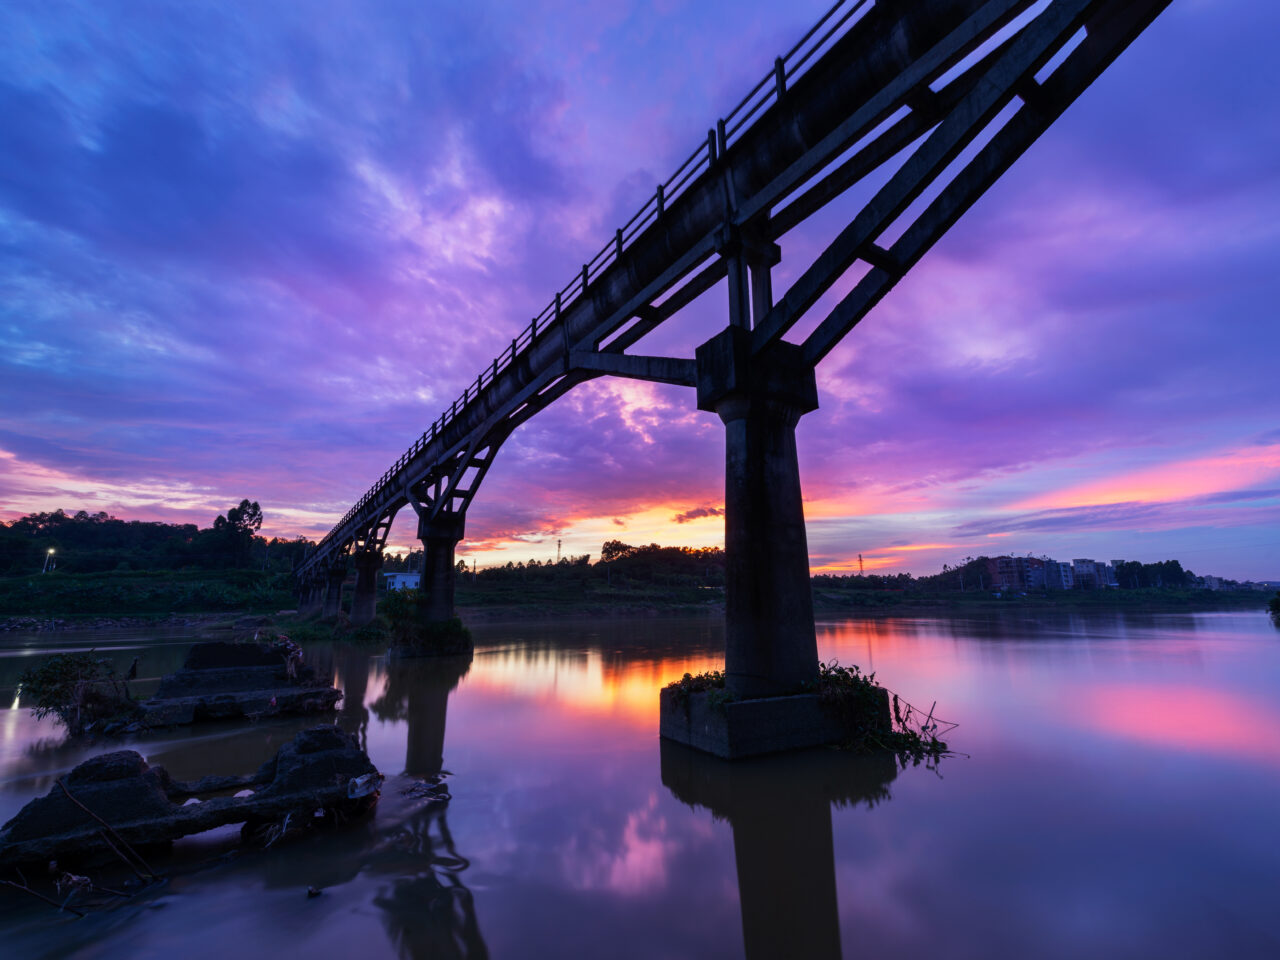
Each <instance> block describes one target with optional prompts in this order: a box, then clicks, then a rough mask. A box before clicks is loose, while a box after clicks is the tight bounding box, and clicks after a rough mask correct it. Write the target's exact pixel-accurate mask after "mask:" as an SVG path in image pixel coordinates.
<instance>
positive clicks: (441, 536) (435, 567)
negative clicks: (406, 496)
mask: <svg viewBox="0 0 1280 960" xmlns="http://www.w3.org/2000/svg"><path fill="white" fill-rule="evenodd" d="M466 519H467V518H466V514H463V513H445V512H441V513H438V514H436V516H434V517H431V516H429V515H426V514H421V515H419V517H418V539H419V540H421V541H422V554H423V563H422V583H421V585H420V588H419V592H420V593H421V595H422V598H423V599H422V618H423V620H425V621H426V622H427V623H443V622H444V621H446V620H452V619H453V616H454V611H453V587H454V581H455V580H456V579H457V569H456V568H455V566H454V551H455V549H456V548H457V546H458V541H460V540H461V539H462V537H463V533H464V531H465V528H466Z"/></svg>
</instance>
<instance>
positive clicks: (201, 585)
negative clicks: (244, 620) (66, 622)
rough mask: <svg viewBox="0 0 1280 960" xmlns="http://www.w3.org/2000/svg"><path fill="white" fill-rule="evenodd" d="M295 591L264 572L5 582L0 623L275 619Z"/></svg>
mask: <svg viewBox="0 0 1280 960" xmlns="http://www.w3.org/2000/svg"><path fill="white" fill-rule="evenodd" d="M291 588H292V582H291V578H290V576H289V575H288V574H281V573H274V574H272V573H264V572H262V571H259V570H199V571H195V570H193V571H174V570H158V571H115V572H110V573H60V572H54V573H46V574H39V575H33V576H26V577H7V578H3V579H0V617H29V616H35V617H54V616H56V617H77V616H106V617H116V616H139V615H156V616H167V615H169V614H174V613H217V612H223V611H244V612H248V613H274V612H275V611H277V610H280V609H284V608H289V607H294V606H296V603H297V602H296V600H295V599H294V597H293V594H292V592H291Z"/></svg>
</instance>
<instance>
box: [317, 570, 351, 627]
mask: <svg viewBox="0 0 1280 960" xmlns="http://www.w3.org/2000/svg"><path fill="white" fill-rule="evenodd" d="M346 579H347V565H346V564H345V563H338V564H335V565H334V566H332V567H330V568H329V570H328V572H326V573H325V579H324V585H325V588H324V609H323V610H322V611H321V615H322V616H325V617H336V616H337V615H338V613H339V612H340V611H341V610H342V582H343V581H344V580H346Z"/></svg>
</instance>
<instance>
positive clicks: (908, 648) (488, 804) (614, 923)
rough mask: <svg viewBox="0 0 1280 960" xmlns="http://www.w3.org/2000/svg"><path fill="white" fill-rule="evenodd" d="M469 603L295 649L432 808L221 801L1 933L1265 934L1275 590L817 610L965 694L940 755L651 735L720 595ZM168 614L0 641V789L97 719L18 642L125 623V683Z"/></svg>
mask: <svg viewBox="0 0 1280 960" xmlns="http://www.w3.org/2000/svg"><path fill="white" fill-rule="evenodd" d="M475 632H476V639H477V647H476V652H475V656H474V658H473V659H472V660H471V662H470V663H466V662H454V663H447V664H446V663H435V664H433V663H425V662H416V663H404V664H399V663H392V664H388V663H387V661H386V659H385V658H384V657H382V656H380V655H376V654H370V653H369V652H368V651H361V650H352V649H347V648H341V647H335V648H319V649H313V650H311V651H309V655H310V656H311V657H312V659H313V662H315V663H316V664H317V665H318V666H319V668H320V669H321V670H322V671H327V672H331V673H332V675H333V676H334V679H335V682H336V683H337V684H338V685H339V686H341V687H343V688H344V689H345V690H346V692H347V698H346V701H345V702H344V705H343V707H342V709H341V712H340V713H338V714H337V715H336V718H335V719H336V722H338V723H340V724H341V725H342V726H343V727H345V728H347V729H349V730H352V731H355V732H357V733H358V734H359V736H360V738H361V740H362V742H364V743H365V744H366V745H367V749H368V751H369V754H370V756H371V757H372V759H373V761H374V763H375V764H377V766H378V767H379V769H381V770H382V771H383V772H384V773H388V774H398V773H407V774H409V775H411V776H427V775H431V774H434V773H437V772H439V771H442V770H443V771H447V773H448V782H449V786H450V789H451V791H452V794H453V800H452V802H451V803H450V804H449V805H448V806H447V807H446V808H445V809H444V810H443V811H440V810H425V809H423V808H422V807H421V806H419V805H418V804H416V803H415V802H414V801H412V800H410V799H409V798H406V797H404V796H402V795H400V793H399V790H398V789H394V790H388V791H386V792H384V796H383V799H382V802H381V804H380V806H379V808H378V812H377V815H376V816H375V817H374V818H373V820H372V821H370V822H365V823H362V824H359V825H357V826H355V827H353V828H350V829H348V830H346V831H343V832H339V833H333V834H328V835H324V836H321V837H319V838H317V839H314V840H310V841H306V842H303V843H301V844H297V845H294V846H292V847H286V848H277V849H273V850H268V851H262V852H250V853H240V854H236V855H232V856H227V857H223V858H222V859H221V860H218V861H217V862H216V863H215V864H214V865H208V864H207V862H206V861H208V860H209V859H210V858H213V857H216V856H218V855H220V854H223V853H226V852H227V851H230V850H234V849H235V844H234V839H235V831H234V829H227V830H223V831H215V832H214V834H212V835H209V836H206V837H203V838H200V839H189V840H185V841H182V842H181V843H179V844H178V845H177V847H176V848H175V851H174V853H173V855H172V857H171V858H170V859H169V860H167V861H165V862H164V864H163V866H164V869H165V870H166V872H168V873H169V874H170V876H171V879H170V881H169V882H168V883H167V884H166V885H165V886H163V887H161V888H160V889H157V890H156V891H155V892H154V893H152V894H151V895H149V896H146V897H139V898H137V899H135V901H133V902H131V903H129V904H128V905H126V906H123V907H119V908H117V909H115V910H113V911H108V912H103V913H98V914H95V915H92V916H90V917H88V918H86V919H84V920H79V921H73V920H69V919H61V918H59V917H58V916H57V915H55V914H53V912H52V911H51V910H46V909H45V908H43V907H41V906H40V905H38V904H35V903H34V901H33V902H31V903H30V904H29V903H27V902H25V901H21V900H18V899H16V898H15V897H11V896H8V895H0V955H2V956H4V957H21V958H24V960H30V958H35V957H94V958H98V957H130V958H133V957H165V958H167V960H172V958H174V957H184V958H204V957H209V958H215V957H216V958H219V960H227V958H229V957H230V958H235V960H242V958H248V957H280V958H283V957H348V958H356V960H374V958H379V957H404V958H414V960H423V958H429V957H430V958H436V957H439V958H451V957H489V956H492V957H516V958H523V957H610V958H630V957H636V958H641V957H643V958H649V957H658V958H677V957H690V958H693V957H697V958H713V957H741V956H744V955H745V956H748V957H752V958H756V957H763V958H774V957H820V958H827V957H845V958H853V957H895V958H902V957H929V958H947V957H964V958H969V957H972V958H992V957H996V958H1004V957H1010V958H1014V957H1016V958H1025V957H1047V958H1057V957H1062V958H1067V957H1070V958H1077V957H1082V956H1088V957H1206V958H1207V957H1227V956H1230V957H1278V956H1280V909H1278V907H1277V901H1278V900H1280V827H1278V825H1277V817H1278V816H1280V802H1278V801H1280V696H1278V694H1280V631H1277V630H1276V629H1275V628H1274V627H1272V626H1271V623H1270V621H1269V620H1268V619H1267V617H1266V616H1265V615H1264V614H1261V613H1251V612H1245V613H1239V612H1231V613H1205V614H1159V615H1148V616H1134V615H1114V616H1112V615H1107V616H1088V617H1084V616H1065V615H1064V616H1061V617H1051V616H1040V617H1038V618H1035V619H1021V618H991V619H934V618H928V619H924V618H921V619H890V620H872V621H856V620H854V621H842V622H831V623H824V624H821V625H820V628H819V644H820V652H821V655H822V656H823V657H824V658H832V657H836V658H839V659H840V661H841V662H843V663H857V664H859V665H861V666H862V667H863V668H864V669H868V670H871V669H873V670H875V672H876V674H877V676H878V678H879V680H880V681H881V682H883V683H884V684H886V685H887V686H888V687H890V688H891V689H893V690H895V691H896V692H898V693H899V694H901V695H903V696H904V697H906V698H907V699H908V700H910V701H912V702H913V703H916V704H919V705H923V706H924V707H925V708H926V709H927V708H928V706H929V704H931V703H932V702H933V701H935V700H936V701H937V712H938V714H940V715H941V716H942V717H944V718H946V719H948V720H954V721H957V722H959V723H960V727H959V728H958V729H957V730H956V731H954V732H953V734H952V735H951V736H950V738H949V739H950V742H951V744H952V746H953V747H954V748H955V749H956V750H958V751H962V752H963V753H964V754H966V755H967V756H965V757H957V758H954V759H948V760H944V761H943V763H942V764H941V766H940V768H939V769H938V770H937V771H932V770H928V769H926V768H924V767H923V766H922V767H908V768H907V769H898V768H897V766H896V765H895V764H894V763H892V762H889V761H887V760H884V759H876V758H856V757H848V756H845V755H842V754H839V753H837V752H834V751H813V752H809V753H806V754H802V755H798V756H791V757H784V758H779V759H762V760H759V761H753V762H740V763H738V764H734V765H728V764H724V763H722V762H719V761H716V760H714V759H712V758H708V757H704V756H701V755H696V754H692V753H690V752H688V751H685V750H683V749H680V748H676V747H673V746H671V745H666V744H661V743H660V742H659V740H658V738H657V735H656V731H657V723H658V721H657V702H658V698H657V692H658V689H659V687H661V686H662V685H663V684H664V683H666V682H668V681H669V680H672V679H675V678H678V677H679V676H680V675H681V674H683V673H685V672H686V671H690V672H697V671H699V670H704V669H711V668H714V667H716V666H718V665H719V662H720V660H719V657H720V654H719V652H718V645H719V643H720V628H719V625H718V623H716V622H715V621H712V620H696V621H687V620H680V621H676V620H668V621H664V620H652V621H643V622H595V623H570V624H555V625H543V624H537V625H530V626H523V625H521V626H500V625H486V626H483V627H480V628H479V629H477V630H476V631H475ZM51 638H52V639H51ZM190 641H191V638H190V637H187V636H181V635H176V636H161V637H157V636H140V635H138V634H136V633H135V634H133V635H124V634H119V633H116V634H99V635H94V636H88V635H83V634H61V635H56V634H55V635H43V636H34V637H31V636H29V637H22V636H9V637H6V638H3V639H0V707H4V708H7V709H0V821H3V820H6V819H8V818H9V817H10V816H12V815H13V814H14V813H15V812H16V811H17V810H18V809H19V808H20V807H21V806H22V805H23V804H24V803H25V802H26V801H27V800H29V799H31V798H32V797H33V796H37V795H42V794H44V793H45V792H47V791H48V789H49V788H50V786H51V785H52V778H53V777H54V776H56V775H58V774H60V773H62V772H65V771H67V770H69V769H70V768H71V767H72V766H74V765H75V764H76V763H78V762H79V761H80V760H82V759H84V758H85V756H87V755H90V754H91V753H93V752H97V751H100V750H101V749H103V748H102V747H98V748H96V750H89V751H86V750H85V749H84V748H80V747H71V746H66V745H65V744H63V742H62V737H61V736H60V733H59V730H58V728H56V727H54V726H53V725H52V724H50V723H36V722H35V721H33V720H32V719H31V717H30V715H29V713H28V711H27V710H26V709H24V708H22V707H21V705H20V704H18V705H17V706H16V707H15V706H14V700H15V691H14V687H15V684H16V678H17V676H18V674H20V673H21V671H22V669H23V668H24V667H25V665H26V663H28V662H30V661H29V660H28V659H27V658H29V657H30V656H32V655H36V654H39V653H43V652H47V651H48V650H50V649H86V648H89V647H91V646H92V647H96V648H97V649H98V650H99V651H103V652H105V653H109V654H110V655H111V656H113V657H114V658H115V659H116V660H117V661H118V663H119V664H120V666H121V667H122V668H124V667H127V665H128V664H129V662H130V661H131V660H132V659H133V657H134V656H135V655H140V658H141V659H140V676H141V677H143V678H144V680H143V683H142V684H141V686H140V689H141V691H142V692H144V693H145V692H146V691H147V686H148V684H150V685H154V682H155V679H156V678H158V677H159V676H160V675H161V674H162V673H165V672H168V671H170V670H173V669H175V668H176V667H177V666H178V665H179V664H180V663H181V660H182V657H183V654H184V652H185V649H186V646H187V645H188V644H189V643H190ZM146 678H151V679H149V680H148V679H146ZM305 725H307V724H306V722H304V721H298V722H288V723H276V724H265V725H259V726H252V727H247V728H245V727H231V728H228V727H225V726H222V727H209V728H203V729H201V728H197V729H194V730H187V731H183V732H181V733H177V734H174V733H168V734H163V735H151V736H149V737H146V738H140V739H138V740H135V741H132V742H131V744H130V745H131V746H133V747H134V748H135V749H138V750H140V751H141V752H143V753H144V754H145V755H146V756H147V757H148V759H149V760H150V761H151V762H152V763H162V764H164V765H165V766H166V767H168V768H169V769H170V771H171V772H172V773H173V774H174V775H175V776H177V777H179V778H188V777H195V776H198V775H200V774H203V773H239V772H249V771H251V770H253V769H254V768H256V766H257V765H258V764H259V763H260V762H261V761H262V760H264V759H266V758H267V757H269V756H270V755H271V754H272V753H273V752H274V751H275V749H276V748H277V747H278V746H279V745H280V744H281V743H283V742H285V741H287V740H288V739H289V738H290V737H291V736H292V735H293V733H294V732H295V731H296V730H297V729H299V728H300V727H302V726H305ZM310 885H314V886H317V887H322V888H324V890H325V893H324V895H323V896H321V897H319V898H316V899H312V900H308V899H307V898H306V896H305V890H306V888H307V887H308V886H310Z"/></svg>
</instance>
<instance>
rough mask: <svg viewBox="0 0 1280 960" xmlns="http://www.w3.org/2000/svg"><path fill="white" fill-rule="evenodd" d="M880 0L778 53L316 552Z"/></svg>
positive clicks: (834, 14)
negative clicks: (757, 77)
mask: <svg viewBox="0 0 1280 960" xmlns="http://www.w3.org/2000/svg"><path fill="white" fill-rule="evenodd" d="M873 3H874V0H837V2H836V3H835V5H834V6H832V7H831V8H830V9H829V10H827V12H826V13H825V14H823V15H822V17H821V19H819V20H818V22H817V23H815V24H814V25H813V26H812V27H810V28H809V31H808V33H806V34H805V35H804V36H803V37H801V38H800V40H799V41H798V42H797V43H796V44H795V46H793V47H792V48H791V49H790V50H788V51H787V52H786V53H785V54H784V55H783V56H781V57H778V58H777V59H776V60H775V61H774V66H773V69H772V70H771V71H770V72H768V73H766V74H765V75H764V76H763V77H762V78H761V79H760V81H759V82H758V83H757V84H756V85H755V86H754V87H752V88H751V90H750V92H749V93H747V95H746V96H745V97H743V98H742V99H741V100H740V101H739V102H738V104H737V106H735V107H734V108H733V109H732V110H730V111H729V113H728V114H727V115H726V116H724V117H723V118H721V119H720V120H718V121H716V125H715V127H714V128H713V129H710V130H708V131H707V139H706V140H705V141H704V142H703V143H702V144H700V145H699V146H698V147H697V149H695V150H694V151H693V152H692V153H690V154H689V156H688V157H686V158H685V160H684V162H683V163H681V164H680V166H679V167H677V168H676V171H675V172H674V173H673V174H671V176H670V177H668V178H667V179H666V180H665V181H663V182H662V183H659V184H658V188H657V190H656V191H655V192H654V193H653V194H652V195H651V196H650V197H649V198H648V199H647V200H646V201H645V203H644V205H643V206H641V207H640V209H639V210H637V211H636V213H635V214H634V215H633V216H632V217H631V219H630V220H628V221H627V222H626V223H624V224H623V225H622V226H621V227H619V228H618V229H617V230H615V231H614V235H613V239H612V240H611V241H610V242H609V243H607V244H605V245H604V246H603V247H602V248H601V249H600V250H599V251H598V252H597V253H596V255H595V256H593V257H592V258H591V259H590V260H588V261H587V262H586V263H584V264H583V265H582V270H581V271H579V272H578V273H577V274H575V275H574V277H573V279H571V280H570V281H569V282H568V283H567V284H566V285H565V286H563V287H561V288H560V289H559V290H558V291H556V294H555V296H554V298H553V299H552V300H551V302H550V303H549V304H547V306H545V307H544V308H543V309H542V312H541V313H539V314H538V315H537V316H535V317H534V318H533V319H532V321H530V323H529V325H528V326H527V327H524V328H523V329H522V330H521V331H520V333H519V334H518V335H517V336H516V337H515V338H514V339H512V341H511V346H510V347H508V348H507V349H505V350H503V351H502V353H500V354H499V355H498V356H497V357H495V358H494V359H493V361H492V362H491V363H489V364H488V365H486V366H485V368H484V369H482V370H481V371H480V375H479V376H477V377H476V379H475V382H474V383H471V384H468V385H467V387H466V389H465V390H463V392H462V396H460V397H459V398H458V399H457V400H455V401H453V403H452V404H450V406H449V408H448V409H446V410H445V411H444V412H442V413H441V414H440V416H439V417H437V418H436V420H435V421H434V422H433V423H432V424H431V426H430V427H428V428H427V429H426V430H425V431H423V433H422V436H420V437H419V438H418V439H417V440H416V441H414V444H413V446H411V447H410V448H409V449H408V450H406V451H405V452H404V453H403V454H402V455H401V456H400V458H399V459H398V460H396V462H395V463H394V464H392V465H391V467H390V468H389V469H388V470H387V471H386V472H385V473H384V474H383V475H382V476H381V477H379V478H378V480H377V482H375V483H374V484H373V486H372V487H370V488H369V490H368V492H366V493H365V495H364V496H363V497H361V498H360V499H359V500H358V501H356V503H355V505H354V506H353V507H352V508H351V509H350V510H348V511H347V513H346V515H345V516H343V518H342V519H341V520H339V521H338V523H337V524H335V525H334V527H333V529H332V530H330V531H329V532H328V533H327V534H325V536H324V538H323V539H321V541H320V542H319V543H318V544H317V545H316V549H315V551H314V553H313V554H312V556H313V557H314V556H317V555H319V554H321V553H323V552H324V550H325V548H326V547H327V546H328V544H329V543H330V542H331V541H332V540H333V539H334V537H336V536H337V535H338V534H339V533H340V532H341V531H343V530H344V528H345V527H346V526H347V525H348V524H349V523H351V522H352V521H353V520H355V519H356V518H357V517H359V516H360V514H361V513H362V511H363V510H364V509H365V508H366V507H368V506H369V505H370V504H371V503H373V502H375V501H378V500H382V499H384V497H385V494H386V493H387V492H388V490H387V488H388V485H389V484H390V483H391V481H392V480H393V479H394V478H395V476H396V475H397V474H399V473H400V471H401V470H403V469H404V468H405V467H407V466H408V465H409V464H410V463H411V462H412V461H413V460H414V459H416V458H417V457H418V456H419V455H420V454H421V453H422V451H423V450H425V449H426V448H427V446H428V444H430V443H431V441H432V440H434V439H435V438H436V437H438V436H439V435H440V434H441V433H442V432H443V431H444V430H445V428H446V427H447V426H448V425H449V423H450V422H451V421H452V420H453V418H454V417H456V416H457V415H458V413H459V412H460V411H462V410H465V409H466V407H467V406H468V405H469V404H470V403H472V402H473V401H474V400H475V399H476V398H477V397H479V395H480V393H481V391H483V389H484V388H485V386H486V385H487V384H490V383H492V382H493V381H494V380H496V379H497V378H498V377H499V376H501V375H502V374H503V373H504V372H506V371H507V370H508V369H509V368H510V367H511V366H512V365H513V364H514V363H515V362H516V360H517V359H518V358H519V357H520V355H521V354H523V353H524V352H525V350H527V349H528V347H529V346H530V345H531V344H532V343H533V342H534V340H535V339H536V338H537V337H538V335H539V334H540V333H542V332H544V331H546V330H547V329H548V328H549V327H551V326H552V325H554V323H555V322H556V321H557V320H558V319H559V317H560V313H561V312H562V310H564V309H566V308H567V307H568V306H569V305H571V304H573V303H574V302H575V301H576V300H577V299H578V298H580V297H582V296H584V295H585V294H586V292H587V289H588V287H589V286H590V284H591V281H592V280H593V279H595V278H596V277H599V276H600V274H601V273H603V272H604V271H605V270H606V269H608V267H610V266H611V265H612V264H614V263H615V262H616V261H617V260H618V259H620V258H621V257H622V255H623V253H624V252H625V251H626V249H627V247H628V246H629V244H630V242H631V241H632V240H634V239H635V238H636V237H637V236H639V235H640V234H641V233H643V232H644V231H645V230H646V229H648V228H649V227H650V226H651V225H653V224H654V223H656V222H657V221H658V220H659V219H661V218H662V215H663V213H664V212H665V210H666V208H667V207H668V206H669V205H670V204H671V203H672V202H673V201H675V200H677V199H679V197H680V196H682V195H683V194H684V193H685V191H686V190H687V189H688V188H689V185H690V184H691V183H693V182H694V181H695V180H696V179H697V178H698V177H700V176H701V175H702V174H703V172H705V171H706V170H708V169H710V168H711V166H712V165H713V164H714V163H715V162H716V160H717V158H718V157H721V156H723V155H724V153H725V152H726V151H727V150H728V149H729V147H731V146H732V145H733V144H734V143H736V142H737V141H738V140H739V139H740V138H741V137H742V135H743V134H744V132H745V131H746V130H747V129H748V128H749V127H750V126H751V123H752V121H753V120H755V119H756V117H757V116H758V115H760V114H761V113H763V112H764V111H765V110H767V109H768V108H769V107H770V106H772V105H773V104H775V103H777V102H778V100H779V99H781V98H782V96H783V95H785V94H786V91H787V87H788V85H789V84H790V82H791V81H792V80H794V79H795V78H797V77H799V76H801V75H802V74H804V73H805V72H806V71H807V70H808V68H809V67H810V66H811V65H812V63H813V62H815V61H816V60H817V58H818V57H820V56H821V55H822V54H823V53H824V52H825V51H826V50H828V49H829V48H830V47H831V46H832V45H834V44H835V43H836V42H837V41H838V40H839V39H840V38H841V37H842V36H844V34H845V33H847V32H848V30H849V29H850V28H852V27H853V25H854V24H856V23H857V22H858V21H859V20H860V19H861V18H862V16H863V15H864V14H865V13H866V12H867V11H868V10H869V9H870V8H871V7H872V6H873ZM394 492H399V491H394Z"/></svg>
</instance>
